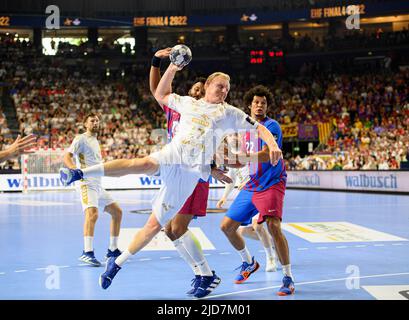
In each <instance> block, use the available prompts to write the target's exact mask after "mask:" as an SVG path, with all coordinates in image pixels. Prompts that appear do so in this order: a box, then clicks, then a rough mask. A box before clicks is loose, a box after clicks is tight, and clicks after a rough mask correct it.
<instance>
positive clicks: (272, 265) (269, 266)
mask: <svg viewBox="0 0 409 320" xmlns="http://www.w3.org/2000/svg"><path fill="white" fill-rule="evenodd" d="M276 271H277V262H276V259H275V258H274V257H268V259H267V261H266V272H276Z"/></svg>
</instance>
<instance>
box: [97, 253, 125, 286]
mask: <svg viewBox="0 0 409 320" xmlns="http://www.w3.org/2000/svg"><path fill="white" fill-rule="evenodd" d="M119 270H121V267H120V266H118V265H117V264H116V263H115V258H114V257H111V258H109V259H108V262H107V265H106V267H105V272H104V273H103V274H101V275H100V276H99V285H100V287H101V288H102V289H107V288H108V287H109V286H110V285H111V283H112V280H114V277H115V275H116V274H117V273H118V271H119Z"/></svg>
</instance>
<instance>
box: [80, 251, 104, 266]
mask: <svg viewBox="0 0 409 320" xmlns="http://www.w3.org/2000/svg"><path fill="white" fill-rule="evenodd" d="M78 260H80V261H82V262H85V263H87V264H89V265H91V266H94V267H100V266H101V262H99V261H98V260H97V259H96V258H95V255H94V251H88V252H85V251H82V255H81V257H79V258H78Z"/></svg>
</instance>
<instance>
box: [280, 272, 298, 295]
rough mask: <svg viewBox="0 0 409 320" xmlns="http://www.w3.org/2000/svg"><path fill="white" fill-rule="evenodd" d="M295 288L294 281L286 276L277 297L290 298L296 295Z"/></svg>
mask: <svg viewBox="0 0 409 320" xmlns="http://www.w3.org/2000/svg"><path fill="white" fill-rule="evenodd" d="M294 291H295V287H294V281H293V279H291V277H289V276H285V277H284V278H283V286H282V287H281V288H280V290H278V292H277V295H279V296H289V295H291V294H294Z"/></svg>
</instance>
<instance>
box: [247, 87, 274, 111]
mask: <svg viewBox="0 0 409 320" xmlns="http://www.w3.org/2000/svg"><path fill="white" fill-rule="evenodd" d="M254 96H258V97H266V99H267V105H271V104H272V103H273V94H272V93H271V91H270V90H269V89H268V88H267V87H265V86H261V85H260V86H255V87H253V88H251V89H250V90H248V91H247V92H246V93H245V94H244V98H243V99H244V103H245V104H246V106H249V105H251V102H252V101H253V98H254Z"/></svg>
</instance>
